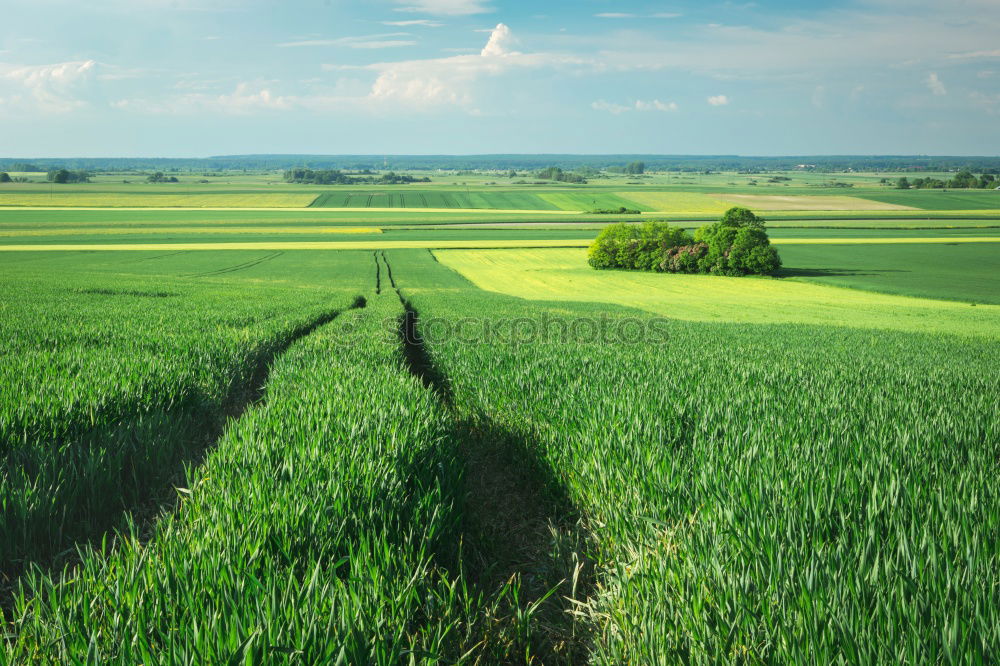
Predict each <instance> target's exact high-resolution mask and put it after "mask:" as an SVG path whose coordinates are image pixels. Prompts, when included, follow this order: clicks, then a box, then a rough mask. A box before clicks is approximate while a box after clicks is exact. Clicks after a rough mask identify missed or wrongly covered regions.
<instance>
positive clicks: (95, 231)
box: [0, 226, 382, 238]
mask: <svg viewBox="0 0 1000 666" xmlns="http://www.w3.org/2000/svg"><path fill="white" fill-rule="evenodd" d="M380 233H382V229H381V227H230V226H223V227H216V226H202V227H86V228H80V229H9V230H4V229H0V238H3V237H4V236H10V237H17V238H23V237H26V236H29V237H30V236H65V235H67V234H72V235H74V236H101V235H115V236H121V235H129V234H380Z"/></svg>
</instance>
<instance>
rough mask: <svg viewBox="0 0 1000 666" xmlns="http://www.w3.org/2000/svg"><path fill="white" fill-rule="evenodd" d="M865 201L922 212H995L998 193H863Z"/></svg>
mask: <svg viewBox="0 0 1000 666" xmlns="http://www.w3.org/2000/svg"><path fill="white" fill-rule="evenodd" d="M863 196H864V197H865V198H866V199H872V200H873V201H883V202H885V203H889V204H899V205H903V206H913V207H915V208H922V209H924V210H996V209H1000V192H998V191H996V190H979V191H955V190H890V191H887V192H873V193H871V194H869V193H867V192H866V193H865V194H864V195H863Z"/></svg>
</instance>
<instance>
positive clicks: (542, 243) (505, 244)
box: [0, 231, 1000, 252]
mask: <svg viewBox="0 0 1000 666" xmlns="http://www.w3.org/2000/svg"><path fill="white" fill-rule="evenodd" d="M356 233H365V232H361V231H358V232H356ZM592 242H593V239H592V238H568V239H536V240H528V239H525V240H521V239H498V240H490V239H483V240H478V239H477V240H436V241H435V240H399V241H302V242H295V241H287V242H284V241H276V242H275V241H261V242H237V243H121V244H111V243H106V244H91V243H61V244H57V245H56V244H53V245H0V252H37V251H49V252H52V251H73V250H78V251H86V252H92V251H103V250H388V249H407V248H409V249H448V248H469V249H472V248H533V247H538V248H545V247H550V248H551V247H556V248H583V247H589V246H590V244H591V243H592ZM772 243H774V244H775V245H879V244H886V245H888V244H895V243H1000V236H981V237H963V238H949V237H946V236H943V237H939V238H778V239H773V240H772Z"/></svg>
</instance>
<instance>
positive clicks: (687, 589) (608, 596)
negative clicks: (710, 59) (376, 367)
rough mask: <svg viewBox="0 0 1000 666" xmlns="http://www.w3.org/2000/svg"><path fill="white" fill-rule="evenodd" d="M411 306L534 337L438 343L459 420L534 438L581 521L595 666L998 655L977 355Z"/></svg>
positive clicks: (991, 425)
mask: <svg viewBox="0 0 1000 666" xmlns="http://www.w3.org/2000/svg"><path fill="white" fill-rule="evenodd" d="M518 277H520V276H514V275H512V276H509V278H508V279H509V280H511V281H515V280H516V279H517V278H518ZM402 280H403V284H404V285H405V284H406V277H405V275H404V276H403V278H402ZM712 297H713V294H706V298H712ZM414 303H415V304H416V307H418V308H420V310H421V312H422V313H423V314H424V315H425V316H427V317H434V318H436V319H441V318H444V319H448V318H451V319H452V320H454V321H456V322H459V321H470V320H471V321H483V322H492V324H493V325H492V326H489V325H484V327H483V328H484V329H485V330H488V331H494V332H496V331H500V330H502V329H503V328H504V326H505V323H506V324H510V323H511V322H520V323H519V324H518V325H519V326H520V329H519V330H520V331H522V332H521V333H520V334H519V335H513V336H511V335H507V336H505V335H503V334H499V335H495V336H492V337H490V336H487V337H486V338H485V339H486V340H488V341H489V343H488V344H462V343H459V342H456V341H454V340H451V339H449V338H447V337H443V338H434V339H430V340H428V345H429V346H430V348H431V350H432V355H433V358H434V359H435V362H436V364H437V367H438V368H439V369H440V372H441V373H442V374H443V375H445V376H447V377H448V380H449V385H450V386H451V388H452V392H453V395H454V400H455V404H456V408H457V409H458V410H459V411H461V412H463V413H469V414H474V415H476V417H477V418H478V419H480V421H483V422H487V423H490V424H492V427H495V428H507V429H510V430H512V431H514V432H517V433H520V435H521V437H523V439H524V440H525V441H527V442H530V446H531V448H532V449H533V450H536V451H540V452H542V453H541V455H542V457H543V459H544V460H545V463H546V469H547V470H548V471H549V472H550V473H551V475H552V479H553V481H552V492H553V493H556V494H560V493H561V494H565V495H567V496H568V497H569V498H570V499H571V501H572V502H573V503H574V505H575V506H576V507H577V509H578V510H579V511H580V512H581V513H582V514H583V515H584V516H585V517H586V518H585V521H584V524H583V525H584V527H585V528H586V529H587V531H588V532H589V534H590V536H591V538H592V539H593V542H594V546H593V549H592V555H591V556H592V558H593V560H594V565H595V571H596V574H595V576H596V581H595V582H594V584H593V585H594V587H592V588H591V589H592V591H593V593H592V596H591V597H590V599H589V601H588V602H587V603H586V604H585V605H582V606H578V607H577V609H578V611H579V612H580V613H581V615H582V616H583V617H587V618H589V620H590V624H589V629H590V633H589V634H584V635H585V636H586V640H587V641H588V645H589V646H590V648H591V651H590V653H589V662H590V663H596V664H620V663H637V664H638V663H642V664H646V663H674V662H678V663H699V664H702V663H703V664H710V663H734V664H739V663H807V662H817V663H820V662H821V663H837V662H844V663H886V662H892V661H903V662H908V663H929V662H939V661H940V662H946V661H949V660H952V661H955V662H967V663H978V662H979V661H983V660H987V661H988V660H989V658H990V655H992V654H993V650H994V646H995V645H996V644H997V642H998V641H1000V633H998V630H997V626H998V624H1000V622H998V620H1000V617H998V615H997V614H998V609H997V607H996V605H995V604H993V603H992V601H991V599H992V596H993V581H995V580H996V576H997V561H998V560H997V558H998V557H1000V552H998V550H997V548H998V546H997V541H996V540H995V539H994V536H995V535H996V531H997V529H998V522H997V520H998V519H997V516H998V515H1000V499H998V498H1000V493H998V486H997V482H996V477H995V474H993V467H994V463H995V457H996V455H997V454H998V449H997V446H998V442H1000V422H998V420H997V419H996V418H995V406H996V400H997V394H996V382H997V380H998V379H1000V376H998V365H997V362H996V359H995V355H993V354H992V353H991V352H989V351H987V346H985V345H984V344H983V341H982V340H979V339H975V340H970V339H965V340H963V339H961V338H953V337H950V336H944V337H939V336H936V335H922V334H917V333H900V332H884V331H883V332H879V333H877V334H872V333H871V332H867V331H852V330H850V329H844V328H840V327H836V326H803V325H731V324H730V325H724V324H709V323H684V322H673V323H672V324H667V325H666V326H665V329H664V330H665V334H666V337H665V338H663V337H656V336H654V335H652V332H653V331H654V330H655V329H653V328H650V327H648V326H647V327H641V324H640V325H639V326H640V327H641V328H640V330H642V331H644V332H645V333H646V335H640V336H639V338H638V339H635V338H634V337H632V338H631V339H626V338H625V337H616V336H615V335H614V334H613V333H612V334H611V336H610V340H613V341H614V342H608V341H605V342H604V343H603V344H602V343H601V342H600V341H601V340H602V338H601V336H600V335H591V336H590V337H587V336H586V335H580V336H578V337H579V341H578V342H574V340H575V339H574V338H570V340H569V341H565V340H564V341H560V340H559V339H558V337H557V336H555V337H552V338H548V339H547V338H546V337H545V336H544V335H535V336H534V337H530V334H529V333H525V332H524V331H525V330H526V328H529V329H530V326H528V325H529V324H530V323H531V322H536V323H539V327H538V328H535V329H534V330H535V331H539V330H545V329H544V326H548V327H549V329H548V330H556V331H558V330H560V325H561V323H562V324H564V325H565V328H566V329H569V330H572V329H573V327H574V326H577V325H578V324H579V323H580V322H581V321H590V322H591V324H594V323H595V322H600V321H602V319H601V318H602V317H608V319H606V320H603V321H605V322H609V323H610V326H609V329H610V330H611V331H614V330H615V322H616V321H618V317H620V316H621V314H620V312H619V311H618V310H617V308H615V307H614V306H597V307H595V306H588V307H585V306H578V305H573V304H562V305H559V306H555V305H553V304H540V303H529V302H525V301H513V300H511V299H505V298H504V297H502V296H497V297H495V298H493V299H489V298H481V297H473V296H472V294H469V293H455V292H452V294H451V295H449V294H447V293H440V294H437V295H435V294H434V293H420V294H417V295H416V296H415V299H414ZM543 313H544V315H543ZM543 316H545V317H547V318H545V319H544V322H545V324H542V323H541V322H542V317H543ZM507 330H510V327H509V326H508V329H507ZM577 330H579V331H582V330H585V329H583V328H578V329H577ZM589 330H591V331H596V330H597V328H595V327H594V326H591V328H590V329H589ZM623 330H624V329H623ZM629 330H631V331H632V333H630V336H634V333H635V327H632V328H631V329H629ZM525 336H528V337H525Z"/></svg>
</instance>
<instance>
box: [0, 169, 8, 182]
mask: <svg viewBox="0 0 1000 666" xmlns="http://www.w3.org/2000/svg"><path fill="white" fill-rule="evenodd" d="M9 182H10V174H9V173H7V172H6V171H0V183H9Z"/></svg>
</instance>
